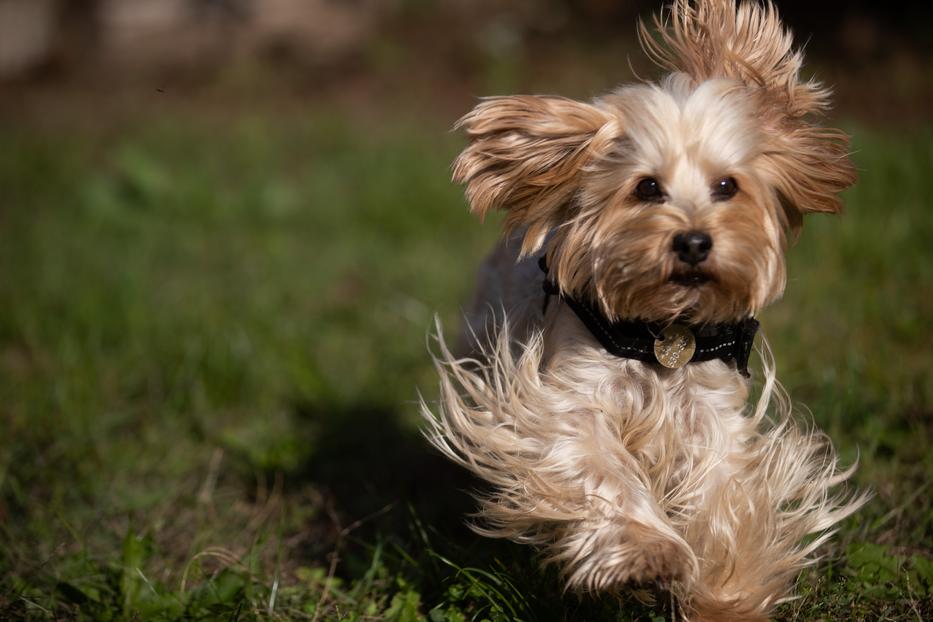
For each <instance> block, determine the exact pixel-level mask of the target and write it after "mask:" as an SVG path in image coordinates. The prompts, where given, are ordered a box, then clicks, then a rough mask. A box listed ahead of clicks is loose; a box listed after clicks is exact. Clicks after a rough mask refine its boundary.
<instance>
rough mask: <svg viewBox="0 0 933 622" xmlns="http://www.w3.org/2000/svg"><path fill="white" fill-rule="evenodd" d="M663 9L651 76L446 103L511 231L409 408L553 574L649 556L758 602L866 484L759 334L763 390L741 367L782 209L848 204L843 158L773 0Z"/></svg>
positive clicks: (583, 582)
mask: <svg viewBox="0 0 933 622" xmlns="http://www.w3.org/2000/svg"><path fill="white" fill-rule="evenodd" d="M655 22H656V25H657V28H658V35H657V36H656V37H655V36H652V35H650V34H649V33H648V32H647V30H646V29H645V28H644V26H643V25H642V26H640V29H639V35H640V38H641V40H642V44H643V47H644V49H645V50H646V52H647V53H648V54H649V55H650V56H651V57H652V59H654V60H655V61H656V62H657V63H658V64H659V65H660V66H661V67H663V68H664V69H666V70H668V71H671V73H670V74H669V75H668V76H667V77H665V78H664V79H663V80H661V81H660V82H659V83H657V84H635V85H630V86H624V87H622V88H620V89H618V90H616V91H613V92H612V93H610V94H609V95H606V96H604V97H600V98H598V99H596V100H595V101H594V102H592V103H581V102H576V101H571V100H568V99H563V98H559V97H541V96H515V97H495V98H490V99H486V100H483V101H482V102H481V103H480V104H479V105H478V106H476V108H474V109H473V111H472V112H470V113H469V114H467V115H466V116H465V117H463V119H461V120H460V122H459V127H460V128H462V129H463V130H464V131H465V132H466V134H467V136H468V137H469V139H470V144H469V146H467V147H466V149H464V151H463V152H462V153H461V154H460V156H459V157H458V158H457V161H456V162H455V164H454V179H455V181H457V182H460V183H464V184H466V193H467V197H468V199H469V203H470V207H471V209H472V211H473V212H475V213H477V214H479V215H480V216H482V215H484V214H485V213H486V212H487V211H489V210H491V209H501V210H504V211H505V212H506V216H505V228H506V232H507V235H506V236H504V239H503V242H502V243H501V244H500V246H499V247H498V249H497V250H496V251H495V252H494V253H493V254H492V256H491V258H490V259H489V261H488V262H487V264H486V266H485V267H484V269H483V272H482V275H481V284H480V290H479V293H478V296H477V300H476V302H475V304H474V306H473V309H472V312H471V313H470V315H469V317H468V324H469V326H468V330H467V331H466V332H467V335H468V339H467V342H468V345H469V347H470V349H471V351H472V354H471V356H470V357H465V358H458V357H455V356H454V355H452V354H451V352H450V350H449V349H448V348H447V347H446V346H445V345H444V342H443V340H441V341H440V352H439V356H438V357H437V367H438V370H439V373H440V376H441V399H440V403H439V410H440V413H439V416H437V417H435V416H434V415H433V414H432V413H431V412H430V410H429V408H428V407H426V406H425V407H424V415H425V417H426V418H427V421H428V422H429V430H428V436H429V438H430V440H431V442H432V443H433V444H434V445H436V446H437V447H438V448H439V449H440V450H441V451H443V452H444V453H445V454H446V455H448V456H449V457H450V458H452V459H453V460H455V461H457V462H459V463H460V464H462V465H464V466H465V467H467V468H469V469H470V470H472V471H473V472H474V473H476V474H477V475H479V476H480V477H482V478H484V479H485V480H486V481H488V482H489V484H490V485H491V490H490V492H489V493H488V495H487V496H485V497H484V498H483V499H482V507H481V511H480V513H479V516H480V519H481V520H480V524H479V525H477V526H476V529H477V530H478V531H479V532H480V533H483V534H486V535H489V536H496V537H506V538H510V539H512V540H515V541H517V542H524V543H529V544H533V545H536V546H537V547H539V548H540V549H541V550H542V551H543V553H544V554H545V556H546V560H547V561H548V562H556V563H558V564H559V565H560V566H561V567H562V569H563V572H564V577H565V580H566V583H567V585H568V587H570V588H572V589H575V590H578V591H587V592H609V593H617V592H619V591H620V590H621V589H622V588H623V587H624V586H625V585H626V584H630V583H644V582H652V581H653V582H656V583H657V584H659V585H660V586H662V587H664V588H666V589H669V590H670V591H671V592H672V593H673V594H674V595H675V596H676V597H677V599H678V601H679V603H680V604H681V607H682V609H683V611H684V612H685V615H686V617H687V618H689V619H691V620H743V621H747V620H764V619H767V616H768V615H769V613H770V612H771V611H772V610H773V609H774V607H775V606H776V605H777V604H779V603H781V602H782V601H784V600H786V599H787V598H789V597H790V594H791V592H792V586H793V582H794V580H795V577H796V576H797V574H798V573H799V571H800V570H801V569H802V568H803V567H805V566H806V565H807V564H809V563H812V561H813V559H814V558H813V553H814V552H815V551H816V550H817V549H818V548H819V547H820V545H821V544H823V543H824V542H825V540H826V539H827V538H828V537H829V536H830V534H831V531H832V529H833V526H834V525H836V524H837V523H838V522H839V521H840V520H842V519H843V518H845V517H847V516H849V515H850V514H852V513H853V512H854V511H856V510H857V509H858V508H859V507H860V506H861V505H862V504H863V503H864V502H865V499H866V497H865V496H864V495H862V496H854V495H852V494H847V493H846V492H845V491H842V492H839V493H833V492H832V489H833V487H834V486H836V485H837V484H840V483H841V482H843V481H844V480H845V479H847V478H848V477H849V476H850V475H851V473H852V472H853V469H854V467H852V468H849V469H847V470H842V471H840V470H839V468H838V467H837V462H836V458H835V455H834V453H833V451H832V447H831V445H830V443H829V441H828V439H827V438H826V437H825V436H823V435H822V434H819V433H816V432H812V431H809V430H806V429H803V428H801V427H800V426H799V425H798V424H797V423H796V422H795V421H794V419H793V417H792V414H791V410H790V407H789V405H788V401H787V399H786V397H785V396H784V394H783V391H782V389H781V388H780V386H779V385H778V384H777V382H776V381H775V377H774V369H773V365H772V364H771V361H770V358H769V351H768V348H767V345H766V344H764V343H763V344H762V357H761V358H762V362H763V371H762V379H761V385H762V386H761V392H760V396H759V397H758V398H757V400H756V401H755V403H753V404H748V403H747V400H748V397H749V381H748V380H747V379H746V377H747V371H746V365H747V361H748V356H749V352H750V349H751V344H752V341H753V339H754V334H755V330H756V328H757V322H756V321H754V320H753V319H752V318H753V317H754V316H755V314H757V313H758V312H759V311H760V310H761V309H762V308H763V307H764V306H765V305H767V304H769V303H771V302H773V301H775V300H776V299H777V298H779V297H780V296H781V294H782V292H783V289H784V284H785V268H784V266H785V261H784V251H785V247H786V244H787V235H788V232H793V231H796V230H797V229H798V228H799V227H800V225H801V221H802V216H803V215H804V214H806V213H809V212H829V213H835V212H838V211H839V210H840V208H841V204H840V201H839V198H838V194H839V193H840V192H841V191H842V190H844V189H845V188H847V187H848V186H850V185H851V184H852V183H853V182H854V180H855V171H854V169H853V166H852V163H851V162H850V160H849V158H848V155H847V145H848V141H847V137H846V136H845V134H843V133H842V132H840V131H838V130H834V129H826V128H823V127H819V126H817V125H815V124H813V123H812V122H811V120H810V118H809V117H810V115H812V114H815V113H820V112H822V111H823V110H825V109H826V108H827V104H828V97H829V92H828V90H827V89H825V88H823V87H822V86H821V85H820V84H818V83H816V82H813V81H810V82H801V81H800V80H799V78H798V72H799V69H800V66H801V61H802V58H801V55H800V53H799V52H798V51H795V50H794V49H793V47H792V39H791V35H790V34H789V33H788V32H787V31H786V30H785V29H784V28H783V27H782V25H781V23H780V21H779V19H778V16H777V14H776V12H775V10H774V8H773V6H771V5H770V4H765V5H759V4H752V3H743V4H741V5H739V6H738V7H736V6H735V4H734V2H733V0H699V1H698V2H696V3H690V2H688V1H687V0H675V2H674V3H673V5H672V6H671V7H670V9H669V13H668V14H666V15H665V16H664V17H663V18H661V19H656V20H655ZM811 534H814V535H813V536H812V537H809V538H808V536H809V535H811Z"/></svg>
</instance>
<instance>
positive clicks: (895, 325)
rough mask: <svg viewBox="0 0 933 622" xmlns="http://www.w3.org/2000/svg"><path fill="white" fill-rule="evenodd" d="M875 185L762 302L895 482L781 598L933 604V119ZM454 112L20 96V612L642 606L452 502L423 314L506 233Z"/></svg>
mask: <svg viewBox="0 0 933 622" xmlns="http://www.w3.org/2000/svg"><path fill="white" fill-rule="evenodd" d="M856 134H857V142H856V149H857V150H858V153H857V157H856V159H857V161H858V164H859V167H860V169H861V172H862V180H861V182H860V183H859V185H858V186H857V187H856V188H855V189H853V190H852V191H850V192H849V193H848V196H847V203H848V211H847V213H846V214H845V215H844V216H843V217H841V218H828V217H815V218H812V219H811V221H810V222H808V223H807V225H806V226H805V229H804V232H803V234H802V237H801V239H800V241H799V242H798V244H797V245H796V246H795V247H794V248H793V249H792V251H791V267H790V274H791V279H790V282H789V287H788V293H787V296H786V298H785V300H784V301H783V302H781V303H779V304H777V305H776V306H775V307H773V308H772V309H771V310H769V311H768V312H767V313H766V315H765V317H764V318H763V321H764V326H765V329H766V332H767V333H768V335H769V337H770V338H771V341H772V345H773V348H774V351H775V355H776V358H777V360H778V363H779V371H780V374H781V377H782V378H783V380H784V381H785V384H787V386H788V388H789V390H790V392H791V395H792V396H793V397H794V399H795V400H797V401H800V402H803V403H805V404H806V405H808V406H809V407H810V408H811V410H812V412H813V418H814V420H815V421H816V422H817V423H818V424H819V425H820V426H821V427H823V428H825V429H826V430H827V431H828V432H829V433H830V434H831V436H832V437H833V439H834V441H835V442H836V444H837V446H838V447H839V449H840V452H841V454H842V455H843V456H844V457H845V459H846V460H853V459H855V457H856V456H857V455H858V456H859V457H860V460H861V466H860V469H859V472H858V475H857V477H856V480H857V484H858V485H859V486H860V487H870V488H872V489H873V490H874V491H875V494H876V496H875V499H874V500H873V501H872V502H871V503H870V504H869V505H868V506H867V507H866V509H865V510H863V511H862V512H860V513H859V514H858V515H857V516H856V517H854V518H852V519H851V520H849V521H847V522H846V524H845V525H844V527H843V529H842V532H841V534H840V535H839V536H838V537H837V538H836V539H835V540H834V543H833V545H832V546H830V547H829V549H828V551H827V553H828V557H827V559H826V560H825V561H824V562H823V563H822V564H821V565H820V566H819V567H818V568H817V569H815V570H813V571H810V572H808V573H806V574H805V575H804V576H803V577H802V578H801V582H800V585H801V594H802V598H801V599H800V600H798V601H796V602H793V603H789V604H787V605H785V606H784V607H783V608H782V609H781V612H780V618H781V619H786V620H815V619H825V620H843V619H846V620H848V619H851V620H858V619H865V620H877V619H924V618H926V619H929V618H930V617H931V616H933V605H931V595H933V556H931V555H933V511H931V507H930V499H931V498H933V490H931V488H930V485H929V483H930V481H931V479H933V453H931V452H929V451H928V445H929V441H930V438H931V429H933V406H931V396H930V387H931V380H933V378H931V354H930V353H931V351H933V321H931V318H933V244H931V242H930V240H933V215H931V213H930V209H929V207H930V206H929V205H928V203H929V202H930V200H931V199H933V178H931V177H930V171H931V170H933V132H931V131H928V130H924V131H921V132H917V133H915V134H914V135H910V136H906V135H905V136H896V137H895V136H887V135H885V134H883V133H879V132H869V131H857V132H856ZM459 144H460V142H459V138H458V137H456V136H451V135H448V134H445V132H444V131H443V129H442V127H441V126H440V125H435V124H432V123H423V122H422V123H414V122H404V121H402V122H398V123H397V124H392V125H390V124H383V125H375V124H371V125H370V126H365V125H364V126H362V127H361V126H359V125H357V124H353V123H350V122H349V121H348V120H344V119H343V118H342V117H341V116H340V115H321V114H319V115H315V116H312V117H311V118H310V119H306V120H303V121H296V120H294V119H288V120H271V119H262V118H252V119H250V118H243V119H238V120H236V121H235V122H232V123H231V124H230V126H229V127H224V128H221V127H218V126H217V124H214V125H210V124H208V125H205V124H198V123H195V122H194V121H191V120H186V119H184V118H176V119H164V120H161V121H157V122H155V123H154V124H152V125H149V126H138V127H129V128H124V129H123V130H122V131H120V132H118V131H113V130H111V131H92V130H73V131H70V132H60V131H59V132H56V133H50V132H48V131H40V130H37V129H32V130H30V129H28V128H17V127H14V126H10V125H7V126H0V418H2V419H0V424H2V434H0V617H2V618H13V619H16V618H38V619H42V618H49V619H52V618H54V619H63V618H64V619H69V618H77V619H110V620H133V619H146V620H149V619H153V620H176V619H192V620H196V619H215V618H220V619H239V620H249V619H306V620H337V619H341V620H344V619H346V620H373V619H386V620H398V621H411V620H423V619H428V620H431V621H432V622H436V621H438V620H484V619H488V620H518V619H521V620H529V621H530V620H542V621H543V620H629V619H632V620H634V619H644V620H649V619H664V618H665V616H666V617H667V618H669V617H670V615H671V612H670V607H669V605H668V603H667V602H666V601H664V600H663V599H662V600H661V601H660V602H658V604H657V606H655V607H651V606H641V605H635V604H631V603H627V604H619V603H617V602H616V601H613V600H609V599H606V600H594V599H578V598H576V597H574V596H570V595H567V596H564V595H562V592H561V587H560V583H559V581H558V579H557V577H556V575H555V573H554V571H552V570H545V571H539V570H538V568H537V562H536V559H535V557H534V554H533V552H532V551H531V550H530V549H527V548H525V547H521V546H517V545H511V544H508V543H502V542H495V541H488V540H482V539H480V538H478V537H476V536H473V535H472V534H471V533H470V532H468V531H467V530H466V529H465V528H464V526H463V517H464V515H465V514H466V513H467V512H469V511H470V509H471V508H472V507H473V504H472V502H471V500H470V498H469V496H468V494H467V493H466V492H465V491H468V490H469V489H471V488H472V487H474V486H476V485H478V484H477V483H476V482H474V481H472V480H471V479H470V478H469V477H467V476H466V475H465V474H464V473H462V472H460V471H459V470H458V469H456V468H455V467H453V466H452V465H449V464H447V462H446V461H444V460H443V459H441V458H440V457H439V456H437V455H435V453H434V452H432V451H431V450H430V449H429V448H428V447H427V445H426V443H425V442H424V441H423V440H422V439H421V438H420V437H419V435H418V431H417V426H418V421H417V416H416V406H415V400H416V397H417V392H416V391H417V389H418V388H420V389H421V390H422V391H424V392H425V393H426V394H427V395H428V396H429V397H430V396H431V395H432V394H433V392H434V384H435V379H434V376H433V372H432V370H431V366H430V362H429V360H428V357H427V354H426V335H427V333H428V331H429V329H430V325H431V318H432V314H433V313H434V312H435V311H437V312H439V313H440V314H441V317H442V319H443V320H444V321H445V323H446V324H447V325H448V326H449V327H451V328H452V327H453V326H455V325H456V322H457V318H458V315H459V310H458V309H459V306H458V305H459V304H460V303H461V302H462V301H463V300H465V298H466V296H467V294H468V291H469V289H470V287H471V285H472V278H473V277H472V275H473V271H474V268H475V266H476V264H477V263H478V261H479V260H480V258H481V257H482V255H483V253H484V251H485V249H486V248H487V247H488V246H489V245H490V244H491V242H492V240H493V239H494V238H495V236H496V231H495V226H494V223H488V224H487V226H485V227H483V226H480V225H479V224H477V223H476V222H474V221H473V220H472V219H471V218H470V217H469V216H468V214H467V213H466V209H465V207H464V204H463V200H462V198H461V190H460V189H459V188H456V187H454V186H452V185H451V184H450V183H449V181H448V163H449V162H450V160H451V159H452V157H453V155H454V154H455V153H456V150H457V148H458V146H459Z"/></svg>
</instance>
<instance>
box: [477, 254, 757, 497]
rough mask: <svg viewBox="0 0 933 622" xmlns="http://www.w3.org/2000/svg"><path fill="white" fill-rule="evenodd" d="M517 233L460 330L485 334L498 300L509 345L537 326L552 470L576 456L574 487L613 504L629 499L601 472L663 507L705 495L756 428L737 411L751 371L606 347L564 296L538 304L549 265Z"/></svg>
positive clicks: (542, 430)
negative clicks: (654, 360) (648, 359)
mask: <svg viewBox="0 0 933 622" xmlns="http://www.w3.org/2000/svg"><path fill="white" fill-rule="evenodd" d="M519 237H520V236H513V237H511V238H509V239H506V240H504V241H503V242H501V243H500V244H499V246H498V247H497V248H496V249H495V250H494V252H493V253H492V254H491V255H490V257H489V258H488V259H487V261H486V263H485V264H484V266H483V267H482V269H481V271H480V284H479V288H478V291H477V296H476V299H475V300H474V303H473V305H472V308H471V311H470V313H468V331H469V332H468V335H466V336H465V337H464V339H465V340H466V341H467V342H468V344H469V342H471V341H472V342H473V343H488V341H489V339H490V337H492V336H493V335H494V334H495V330H494V328H495V327H497V326H499V324H500V322H501V320H502V317H501V310H502V309H505V311H506V317H507V318H508V322H509V326H510V330H511V334H512V335H513V337H516V339H515V340H514V344H515V347H517V348H521V347H523V346H522V344H524V343H525V342H526V339H527V337H528V336H530V335H531V334H532V333H534V332H538V331H540V332H539V334H540V335H541V338H542V339H543V344H542V353H543V354H542V358H541V361H540V372H541V374H540V382H541V385H540V387H539V389H540V393H538V395H539V396H540V399H542V402H543V403H546V404H547V407H546V408H544V409H542V410H541V411H540V416H539V417H537V418H536V419H537V421H536V424H537V425H536V426H535V427H536V430H535V431H534V434H535V435H537V436H536V438H535V441H536V443H538V444H540V445H539V448H538V451H539V452H540V453H539V455H540V456H542V458H543V460H544V461H545V462H552V463H553V466H554V468H555V470H556V469H566V468H567V466H568V465H571V464H572V465H575V468H574V469H572V470H571V471H575V472H576V473H575V475H576V478H578V479H577V481H578V482H579V483H583V486H581V487H580V488H579V491H580V492H581V494H585V495H587V496H590V495H592V496H593V498H598V499H601V500H604V501H608V502H610V503H612V504H618V503H623V502H625V501H624V500H625V499H627V498H628V499H630V497H627V496H626V495H628V494H630V493H631V492H632V491H631V490H629V489H628V488H627V487H626V486H623V485H620V483H619V481H616V480H615V478H612V477H611V476H610V477H607V473H612V472H614V471H617V470H619V469H624V470H625V471H626V472H627V473H629V474H630V473H633V472H634V473H636V474H637V475H638V479H639V480H641V482H642V483H643V484H644V486H645V487H646V488H647V489H649V490H651V492H652V493H653V495H652V496H653V497H654V498H655V499H659V500H660V503H661V504H662V507H660V508H658V509H660V510H661V511H663V512H664V513H665V514H668V515H674V514H680V513H682V512H683V511H684V510H685V509H686V508H687V506H692V505H694V504H697V505H699V506H702V505H703V503H702V499H701V498H698V497H697V496H698V495H700V496H702V495H704V494H705V493H704V491H708V490H712V489H715V488H716V487H717V485H718V484H719V483H720V482H722V481H724V480H725V479H728V478H729V477H732V476H734V475H735V474H736V473H738V472H739V471H740V470H741V469H742V466H743V465H742V464H740V463H738V462H737V460H736V456H741V455H744V454H743V452H742V451H741V449H742V448H743V447H744V446H746V445H747V444H748V443H749V440H750V439H751V438H753V436H754V424H752V423H751V422H750V421H749V419H748V418H747V417H745V416H744V415H743V413H744V411H745V408H746V402H747V398H748V387H747V384H746V381H745V380H744V379H743V378H742V377H741V376H740V375H739V374H738V373H737V372H736V371H735V369H734V368H733V367H732V366H730V365H728V364H726V363H724V362H722V361H719V360H715V361H708V362H704V363H695V364H690V365H687V366H686V367H683V368H681V369H676V370H669V369H665V368H662V367H660V366H659V365H650V364H646V363H643V362H640V361H635V360H630V359H623V358H619V357H616V356H613V355H611V354H609V353H607V352H606V351H605V350H604V349H602V347H601V346H600V345H599V343H598V341H597V340H596V339H595V338H594V337H593V336H592V334H591V333H590V332H589V331H588V330H587V328H586V327H585V326H584V325H583V324H582V323H581V322H580V320H579V319H577V317H576V315H574V313H573V312H572V311H571V310H570V309H569V308H568V307H567V305H565V304H563V303H562V302H561V301H560V300H558V299H556V298H552V299H551V300H549V301H548V302H547V304H546V305H545V294H544V291H543V289H542V281H543V279H544V275H543V274H542V272H541V271H540V269H539V268H538V265H537V258H536V257H530V258H524V259H519V258H518V248H519V243H518V239H519ZM473 349H474V350H475V348H473ZM516 354H520V352H516ZM633 459H634V460H633ZM700 465H705V466H704V467H703V468H704V470H703V471H702V473H703V474H704V475H705V477H704V480H705V481H702V482H700V481H696V479H697V475H698V471H697V467H698V466H700ZM569 474H570V472H569V471H568V475H569ZM620 481H621V480H620ZM682 493H683V494H682ZM684 495H686V496H684Z"/></svg>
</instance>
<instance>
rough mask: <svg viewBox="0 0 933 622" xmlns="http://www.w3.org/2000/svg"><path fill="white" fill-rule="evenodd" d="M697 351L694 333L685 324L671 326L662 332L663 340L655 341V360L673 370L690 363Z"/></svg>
mask: <svg viewBox="0 0 933 622" xmlns="http://www.w3.org/2000/svg"><path fill="white" fill-rule="evenodd" d="M696 349H697V340H696V337H694V336H693V332H691V330H690V329H689V328H687V327H686V326H684V325H683V324H671V325H670V326H668V327H667V328H665V329H664V330H662V331H661V338H660V339H655V340H654V358H656V359H658V363H660V364H661V365H664V366H665V367H669V368H671V369H678V368H680V367H683V366H684V365H686V364H687V363H689V362H690V359H692V358H693V353H694V352H696Z"/></svg>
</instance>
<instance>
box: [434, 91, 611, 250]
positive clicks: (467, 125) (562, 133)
mask: <svg viewBox="0 0 933 622" xmlns="http://www.w3.org/2000/svg"><path fill="white" fill-rule="evenodd" d="M614 120H615V117H613V116H611V115H610V114H608V113H607V112H605V111H603V110H601V109H600V108H597V107H596V106H592V105H590V104H584V103H581V102H577V101H573V100H570V99H565V98H562V97H544V96H530V95H519V96H513V97H492V98H488V99H485V100H483V101H482V102H481V103H480V104H479V105H477V106H476V107H475V108H474V109H473V110H472V111H471V112H469V113H468V114H467V115H466V116H464V117H463V118H462V119H460V121H458V122H457V125H456V127H457V128H458V129H463V130H464V131H465V132H466V134H467V136H468V137H469V138H470V144H469V145H468V146H467V147H466V149H464V150H463V152H462V153H461V154H460V156H459V157H458V158H457V159H456V161H455V162H454V165H453V179H454V181H455V182H457V183H462V184H466V195H467V200H468V201H469V203H470V211H472V212H474V213H476V214H478V215H479V216H480V217H482V216H484V215H485V214H486V212H488V211H489V210H490V209H502V210H506V211H507V215H506V219H505V228H506V230H507V231H508V230H513V229H517V228H519V227H524V228H525V235H524V240H523V242H522V253H523V254H527V253H532V252H534V251H536V250H537V249H538V248H540V247H541V244H542V243H543V242H544V238H545V236H546V235H547V232H548V231H549V230H551V229H552V228H553V227H555V226H557V225H558V224H560V222H562V220H563V216H564V215H565V210H566V209H567V207H568V205H569V204H570V203H571V200H572V198H573V195H574V193H575V192H576V191H577V188H578V187H579V180H580V174H581V172H582V170H583V168H584V167H585V166H586V164H587V162H589V161H590V159H591V158H592V156H593V154H594V153H596V152H597V151H601V150H602V149H603V148H604V147H606V146H608V145H609V144H610V143H611V141H612V138H613V137H614V136H615V135H616V134H617V132H616V129H617V127H618V126H617V124H616V123H614V122H613V121H614Z"/></svg>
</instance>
